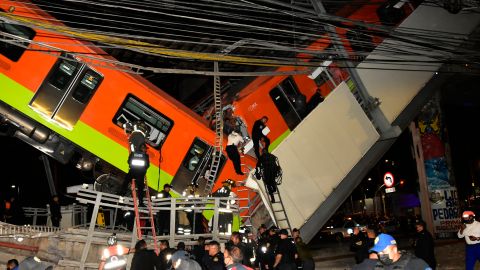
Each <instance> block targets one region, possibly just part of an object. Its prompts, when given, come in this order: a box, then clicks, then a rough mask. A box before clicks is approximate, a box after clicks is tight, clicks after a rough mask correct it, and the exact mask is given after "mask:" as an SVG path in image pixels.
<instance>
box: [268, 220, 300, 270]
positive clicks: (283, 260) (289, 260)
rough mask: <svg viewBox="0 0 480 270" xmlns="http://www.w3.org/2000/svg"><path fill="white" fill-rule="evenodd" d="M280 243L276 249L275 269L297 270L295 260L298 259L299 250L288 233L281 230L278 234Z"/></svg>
mask: <svg viewBox="0 0 480 270" xmlns="http://www.w3.org/2000/svg"><path fill="white" fill-rule="evenodd" d="M278 234H279V235H280V241H279V242H278V245H277V248H276V249H275V262H274V264H273V269H277V268H278V269H279V270H296V269H297V265H296V264H295V259H296V258H297V248H296V247H295V244H294V243H292V239H289V238H288V231H287V230H285V229H281V230H280V231H279V233H278Z"/></svg>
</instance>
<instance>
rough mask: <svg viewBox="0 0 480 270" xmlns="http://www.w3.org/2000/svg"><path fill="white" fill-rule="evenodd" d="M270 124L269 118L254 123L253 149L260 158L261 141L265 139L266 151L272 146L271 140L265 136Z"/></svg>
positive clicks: (264, 117)
mask: <svg viewBox="0 0 480 270" xmlns="http://www.w3.org/2000/svg"><path fill="white" fill-rule="evenodd" d="M267 122H268V117H266V116H263V117H262V118H260V119H258V120H257V121H255V123H253V127H252V141H253V148H254V149H255V155H256V156H257V158H258V157H260V139H262V138H263V140H264V142H265V145H264V149H267V150H268V146H270V139H269V138H268V137H267V136H265V135H264V134H263V129H264V128H265V127H266V124H267Z"/></svg>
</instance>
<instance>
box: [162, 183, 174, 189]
mask: <svg viewBox="0 0 480 270" xmlns="http://www.w3.org/2000/svg"><path fill="white" fill-rule="evenodd" d="M167 187H168V188H173V186H172V185H170V184H165V185H163V188H164V189H165V188H167Z"/></svg>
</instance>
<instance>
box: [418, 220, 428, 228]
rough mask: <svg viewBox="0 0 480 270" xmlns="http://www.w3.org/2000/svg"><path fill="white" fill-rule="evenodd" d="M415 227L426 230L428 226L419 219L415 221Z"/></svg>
mask: <svg viewBox="0 0 480 270" xmlns="http://www.w3.org/2000/svg"><path fill="white" fill-rule="evenodd" d="M415 225H421V226H422V227H423V228H425V227H426V226H427V224H426V223H425V221H423V220H421V219H417V220H416V221H415Z"/></svg>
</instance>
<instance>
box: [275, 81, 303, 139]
mask: <svg viewBox="0 0 480 270" xmlns="http://www.w3.org/2000/svg"><path fill="white" fill-rule="evenodd" d="M286 83H288V85H286ZM299 93H301V91H299V89H298V86H297V84H296V83H295V80H294V79H293V77H292V76H289V77H287V78H286V79H285V80H283V81H281V82H280V83H279V84H278V85H277V86H275V87H274V88H273V89H272V90H270V92H269V95H270V98H271V99H272V101H273V103H274V104H275V107H276V108H277V110H278V111H279V113H280V115H281V116H282V117H283V120H284V121H285V123H286V124H287V126H288V128H289V129H290V130H293V129H295V127H296V126H297V125H298V124H300V122H301V121H302V119H303V118H302V116H301V115H300V114H299V112H297V110H296V109H295V105H294V104H293V103H292V102H291V101H290V99H289V96H291V95H292V94H293V95H295V96H296V95H298V94H299ZM302 94H303V93H302ZM305 105H306V104H305Z"/></svg>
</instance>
